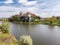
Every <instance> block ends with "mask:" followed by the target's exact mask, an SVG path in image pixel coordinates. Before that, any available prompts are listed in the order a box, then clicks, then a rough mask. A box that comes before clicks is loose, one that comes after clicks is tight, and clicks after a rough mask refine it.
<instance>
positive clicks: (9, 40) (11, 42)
mask: <svg viewBox="0 0 60 45" xmlns="http://www.w3.org/2000/svg"><path fill="white" fill-rule="evenodd" d="M0 45H18V41H17V40H16V39H15V38H14V37H13V36H12V35H11V34H9V33H2V32H0Z"/></svg>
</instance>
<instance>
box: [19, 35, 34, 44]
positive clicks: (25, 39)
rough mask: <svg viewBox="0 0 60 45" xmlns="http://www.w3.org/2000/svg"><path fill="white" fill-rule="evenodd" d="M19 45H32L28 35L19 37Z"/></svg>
mask: <svg viewBox="0 0 60 45" xmlns="http://www.w3.org/2000/svg"><path fill="white" fill-rule="evenodd" d="M20 45H33V43H32V38H31V37H30V36H28V35H23V36H21V37H20Z"/></svg>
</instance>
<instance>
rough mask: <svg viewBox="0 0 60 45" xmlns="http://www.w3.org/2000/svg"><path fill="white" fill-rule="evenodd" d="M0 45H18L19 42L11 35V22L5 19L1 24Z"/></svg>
mask: <svg viewBox="0 0 60 45" xmlns="http://www.w3.org/2000/svg"><path fill="white" fill-rule="evenodd" d="M0 45H18V41H17V40H16V39H15V37H14V36H12V35H11V34H10V33H9V22H8V21H7V20H4V19H3V21H2V24H0Z"/></svg>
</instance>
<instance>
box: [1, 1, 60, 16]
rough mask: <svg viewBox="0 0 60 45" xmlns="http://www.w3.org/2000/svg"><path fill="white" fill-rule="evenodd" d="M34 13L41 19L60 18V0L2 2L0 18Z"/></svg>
mask: <svg viewBox="0 0 60 45" xmlns="http://www.w3.org/2000/svg"><path fill="white" fill-rule="evenodd" d="M19 12H32V13H35V14H36V15H39V16H41V17H49V16H60V0H0V17H10V16H12V15H14V14H19Z"/></svg>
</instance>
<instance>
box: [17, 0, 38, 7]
mask: <svg viewBox="0 0 60 45" xmlns="http://www.w3.org/2000/svg"><path fill="white" fill-rule="evenodd" d="M18 3H21V4H22V5H25V6H30V5H35V4H36V3H37V1H28V0H18Z"/></svg>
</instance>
